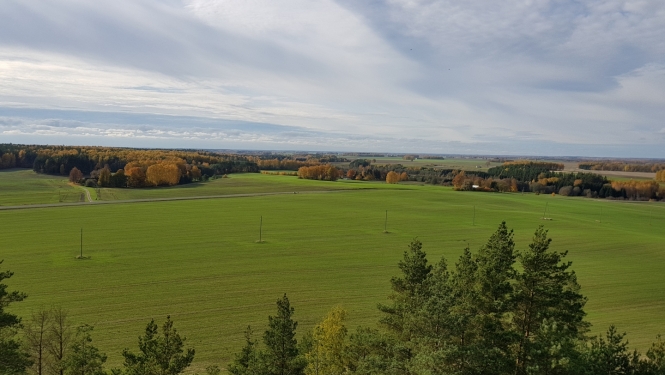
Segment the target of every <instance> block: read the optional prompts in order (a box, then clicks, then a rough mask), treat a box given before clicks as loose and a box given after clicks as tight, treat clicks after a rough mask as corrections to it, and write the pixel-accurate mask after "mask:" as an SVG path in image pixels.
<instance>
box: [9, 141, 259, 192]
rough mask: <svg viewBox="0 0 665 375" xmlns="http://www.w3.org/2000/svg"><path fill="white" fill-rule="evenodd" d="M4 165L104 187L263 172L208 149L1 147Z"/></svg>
mask: <svg viewBox="0 0 665 375" xmlns="http://www.w3.org/2000/svg"><path fill="white" fill-rule="evenodd" d="M0 167H1V168H14V167H19V168H32V169H33V170H34V171H35V172H37V173H45V174H52V175H62V176H69V179H70V181H72V182H76V183H82V184H86V185H87V186H100V187H132V188H140V187H151V186H172V185H177V184H184V183H189V182H193V181H200V180H207V179H208V178H213V177H215V176H221V175H225V174H229V173H237V172H256V173H258V172H259V166H258V165H257V164H256V163H254V162H252V161H250V160H249V159H248V158H247V157H245V156H239V155H232V154H218V153H213V152H207V151H183V150H152V149H130V148H114V147H70V146H36V145H14V144H9V145H7V144H1V145H0Z"/></svg>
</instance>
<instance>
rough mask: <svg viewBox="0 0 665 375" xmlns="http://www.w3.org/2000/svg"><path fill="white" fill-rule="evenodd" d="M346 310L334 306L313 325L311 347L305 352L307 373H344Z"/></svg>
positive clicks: (320, 374)
mask: <svg viewBox="0 0 665 375" xmlns="http://www.w3.org/2000/svg"><path fill="white" fill-rule="evenodd" d="M345 320H346V310H344V309H342V308H341V307H334V308H333V309H332V310H331V311H330V312H329V313H328V315H326V317H325V318H324V319H323V321H322V322H321V323H319V324H318V325H317V326H316V327H314V332H313V333H312V338H313V345H312V349H311V350H310V351H309V352H308V353H306V354H305V357H306V358H307V362H308V363H307V368H306V369H305V374H307V375H337V374H342V373H344V352H345V348H346V335H347V333H348V331H347V329H346V326H345V325H344V321H345Z"/></svg>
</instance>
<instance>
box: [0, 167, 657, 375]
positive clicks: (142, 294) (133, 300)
mask: <svg viewBox="0 0 665 375" xmlns="http://www.w3.org/2000/svg"><path fill="white" fill-rule="evenodd" d="M234 178H235V179H237V180H238V181H237V183H239V184H240V183H241V182H242V181H243V180H246V181H247V183H248V184H249V183H250V182H252V183H254V182H262V183H266V184H274V186H273V189H277V190H279V186H281V185H280V183H281V182H284V184H285V185H284V186H289V189H291V187H292V186H293V185H291V184H298V186H300V187H302V188H303V189H305V188H307V189H305V190H311V189H310V188H314V187H321V186H331V187H332V186H337V185H339V186H345V185H349V186H354V185H351V184H344V183H320V182H314V181H302V180H301V181H298V180H297V179H295V178H292V177H291V178H289V177H276V176H262V175H251V176H235V177H234ZM276 179H277V180H276ZM232 180H233V179H229V181H232ZM225 182H227V181H223V182H222V183H225ZM362 186H372V187H380V188H379V189H376V190H371V191H348V192H339V193H335V194H316V195H312V194H294V195H283V196H272V197H252V198H238V199H219V200H205V201H174V202H155V203H141V204H118V205H104V206H94V205H90V206H79V207H63V208H49V209H34V210H24V211H5V212H1V211H0V223H2V226H3V230H2V231H1V232H0V243H2V244H3V246H2V256H1V257H0V258H4V259H5V263H4V264H3V265H2V267H3V268H9V269H11V270H12V271H15V272H16V274H15V276H14V277H13V278H12V279H11V280H10V284H11V288H16V289H19V290H22V291H25V292H27V293H28V294H29V296H30V297H29V298H28V299H27V300H26V301H25V302H22V303H20V304H16V305H15V306H14V307H13V308H12V310H13V311H15V312H17V313H19V314H21V315H23V316H27V315H28V314H29V312H30V311H32V310H34V309H36V308H38V307H39V306H48V305H51V304H58V305H62V306H63V307H65V308H66V309H68V310H70V311H71V314H72V318H73V320H74V321H76V322H86V323H90V324H94V325H95V326H96V329H95V339H96V341H97V342H98V344H99V345H100V347H101V348H102V349H103V350H104V351H106V352H107V353H108V354H109V356H110V362H111V363H112V364H115V365H118V364H119V361H120V354H119V353H120V351H121V350H122V348H124V347H130V348H134V347H135V346H136V337H137V336H138V335H139V334H140V332H141V331H142V329H143V328H144V327H145V324H146V323H147V322H148V321H149V319H150V318H152V317H154V318H156V319H157V320H158V321H163V319H164V317H165V315H167V314H171V315H172V316H173V318H174V320H175V321H176V326H177V327H178V329H179V330H180V331H181V332H183V333H184V334H185V335H186V336H187V337H188V338H189V343H190V344H192V345H193V346H194V347H196V349H197V360H196V363H197V366H198V367H199V368H202V367H205V365H206V364H210V363H219V364H222V365H225V364H226V363H228V360H229V359H230V355H231V353H233V352H236V351H237V350H238V349H239V348H240V346H241V344H242V343H241V340H242V331H243V330H244V328H245V326H246V325H247V324H251V325H252V326H253V327H254V329H255V332H257V335H258V336H260V335H261V333H262V331H263V330H264V329H265V326H266V321H267V316H268V315H269V314H273V313H274V311H273V310H274V302H275V300H276V299H277V298H278V297H279V296H280V295H281V294H282V293H284V292H287V293H288V294H289V297H290V299H291V300H292V303H293V305H294V306H295V308H296V319H298V320H299V321H300V327H301V330H302V329H308V328H310V327H311V326H312V325H313V324H314V323H315V322H316V321H317V320H319V319H320V318H321V317H322V316H323V315H324V314H325V312H326V311H327V310H329V309H330V308H331V307H332V306H334V305H336V304H341V305H342V306H344V307H345V308H347V309H348V310H349V312H350V322H349V325H350V326H351V327H355V326H357V325H359V324H362V325H374V324H375V322H376V320H377V318H378V313H377V310H376V308H375V307H376V304H377V303H379V302H385V301H386V296H387V294H388V293H389V282H388V280H389V279H390V277H391V276H393V275H395V274H396V273H397V267H396V264H397V261H398V260H399V259H400V258H401V254H402V251H403V250H405V249H406V247H407V245H408V243H409V241H410V240H411V239H412V238H414V237H418V238H419V239H420V240H422V241H423V243H424V245H425V249H426V251H427V252H428V254H430V259H431V260H432V261H436V260H438V258H439V257H440V256H441V255H445V256H447V257H448V258H449V263H451V264H452V263H454V261H455V260H456V257H457V256H458V255H459V254H460V253H461V251H462V249H463V247H464V246H465V245H466V242H469V243H470V245H471V247H472V249H474V250H475V249H477V248H478V247H479V246H480V245H482V243H483V242H484V241H485V240H486V239H487V237H488V236H489V235H490V234H491V233H492V232H493V231H494V230H495V229H496V226H497V225H498V223H499V222H500V221H501V220H506V221H507V222H508V225H509V227H511V228H514V229H515V232H516V239H517V243H518V247H519V248H525V247H526V246H527V244H528V241H529V240H530V236H531V234H532V233H533V231H534V229H535V228H536V227H537V226H538V225H540V224H544V225H546V227H547V228H548V229H550V234H551V236H552V237H553V238H554V243H553V248H554V249H556V250H559V251H562V250H570V256H569V259H570V260H572V261H573V262H574V269H575V270H576V271H577V273H578V275H579V281H580V283H581V284H582V287H583V292H584V293H585V294H586V295H587V296H588V297H589V303H588V305H587V311H588V312H589V319H590V321H591V322H592V323H594V325H595V326H594V330H595V331H596V332H597V331H600V330H603V329H605V328H606V327H607V325H609V324H611V323H617V324H618V325H619V328H620V329H621V330H626V331H627V332H628V333H629V339H630V341H631V345H633V346H636V347H639V348H641V349H645V348H646V346H647V345H648V343H650V342H651V341H653V340H654V338H655V334H656V333H657V332H659V331H660V332H665V317H664V316H663V315H662V311H663V309H665V291H664V289H663V285H665V262H664V260H665V259H664V258H665V251H664V250H663V242H664V241H663V240H665V233H663V231H662V228H663V226H665V206H663V205H662V204H634V203H623V202H613V201H595V200H587V199H579V198H562V197H559V196H557V197H552V196H545V195H541V196H535V195H530V194H526V195H521V194H489V193H468V192H454V191H451V190H449V189H445V188H440V187H432V186H422V187H421V186H399V187H398V188H397V189H393V187H391V186H388V185H383V184H382V185H379V184H371V185H362ZM545 202H549V204H548V214H547V216H548V217H551V218H553V220H552V221H542V220H540V219H539V218H540V217H541V216H542V213H543V212H542V211H543V208H544V206H545ZM474 205H475V206H476V225H475V226H472V225H471V224H472V220H473V206H474ZM601 207H602V223H599V222H598V221H597V220H599V219H601V216H600V211H601ZM386 209H387V210H388V211H389V213H388V215H389V222H388V230H389V231H390V232H391V233H390V234H384V233H382V231H383V220H384V215H385V210H386ZM259 216H263V222H264V239H265V240H266V242H265V243H261V244H259V243H256V242H255V240H256V239H257V237H258V219H259ZM650 224H651V225H650ZM81 227H84V228H85V229H84V230H85V252H86V254H88V255H91V256H92V259H91V260H86V261H77V260H75V259H74V256H75V255H76V254H77V252H78V246H79V243H78V233H79V232H78V231H79V228H81Z"/></svg>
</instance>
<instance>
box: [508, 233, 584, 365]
mask: <svg viewBox="0 0 665 375" xmlns="http://www.w3.org/2000/svg"><path fill="white" fill-rule="evenodd" d="M551 242H552V240H551V239H550V238H548V237H547V231H546V230H545V229H543V227H542V226H541V227H539V228H538V229H537V230H536V232H535V234H534V236H533V241H532V243H531V244H530V245H529V249H528V250H526V251H523V252H521V253H520V254H519V255H518V258H519V261H520V263H521V265H522V269H523V271H522V272H521V273H519V274H518V276H517V283H516V284H515V293H514V296H513V302H514V312H513V319H512V322H513V325H514V329H515V330H516V331H517V333H518V334H519V337H520V339H519V342H518V344H517V349H516V354H515V355H516V373H517V374H526V373H527V372H528V370H529V368H532V367H534V366H536V367H537V368H543V367H550V368H553V367H557V366H559V365H557V363H564V362H562V360H563V359H564V358H563V357H561V356H562V355H563V354H564V353H563V352H560V351H556V350H551V349H552V345H554V344H553V343H551V342H549V343H548V342H547V341H543V338H548V339H549V337H551V335H543V334H541V332H540V328H541V325H542V324H544V323H547V324H549V325H550V326H554V327H556V332H558V334H559V336H560V335H562V334H564V333H565V335H567V336H569V340H576V339H578V338H580V335H581V334H582V333H584V332H586V330H587V327H588V323H586V322H585V321H584V316H585V313H584V305H585V303H586V298H584V296H582V295H581V294H580V293H579V290H580V286H579V284H578V283H577V278H576V276H575V273H574V272H572V271H570V270H569V268H570V266H571V262H563V259H564V258H565V256H566V255H567V252H563V253H558V252H553V251H550V250H549V246H550V243H551ZM550 332H551V329H550ZM558 340H559V341H560V340H564V341H565V340H567V339H565V338H564V337H559V338H558ZM559 341H557V342H559Z"/></svg>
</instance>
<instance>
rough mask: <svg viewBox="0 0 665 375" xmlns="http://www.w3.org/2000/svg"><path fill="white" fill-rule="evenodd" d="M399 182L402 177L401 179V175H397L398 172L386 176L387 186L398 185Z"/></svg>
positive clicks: (391, 172)
mask: <svg viewBox="0 0 665 375" xmlns="http://www.w3.org/2000/svg"><path fill="white" fill-rule="evenodd" d="M399 181H400V177H399V174H397V172H394V171H390V172H388V174H387V175H386V183H387V184H396V183H398V182H399Z"/></svg>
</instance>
